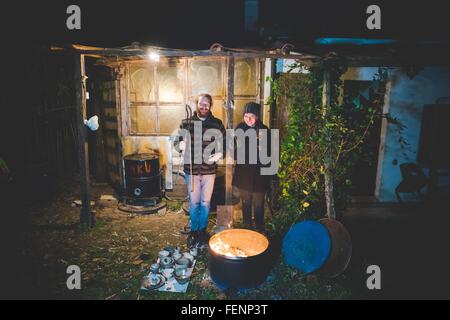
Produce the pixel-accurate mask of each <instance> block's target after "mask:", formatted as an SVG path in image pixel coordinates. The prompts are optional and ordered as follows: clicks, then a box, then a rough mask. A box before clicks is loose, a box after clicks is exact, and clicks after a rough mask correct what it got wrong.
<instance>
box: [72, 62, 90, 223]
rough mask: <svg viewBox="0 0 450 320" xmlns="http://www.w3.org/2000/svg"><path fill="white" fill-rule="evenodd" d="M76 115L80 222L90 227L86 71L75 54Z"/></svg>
mask: <svg viewBox="0 0 450 320" xmlns="http://www.w3.org/2000/svg"><path fill="white" fill-rule="evenodd" d="M74 60H75V92H76V115H77V123H78V163H79V169H80V187H81V209H80V224H81V225H85V226H88V227H91V226H92V225H93V224H94V223H95V222H94V219H93V215H92V213H91V210H90V199H89V184H90V183H89V156H88V142H87V139H86V137H87V132H86V126H85V124H84V119H86V73H85V66H84V56H83V55H82V54H80V55H75V57H74Z"/></svg>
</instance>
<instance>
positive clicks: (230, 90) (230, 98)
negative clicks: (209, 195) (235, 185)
mask: <svg viewBox="0 0 450 320" xmlns="http://www.w3.org/2000/svg"><path fill="white" fill-rule="evenodd" d="M227 63H228V65H227V73H228V83H227V129H233V111H234V110H233V108H232V106H233V103H234V57H228V59H227ZM225 147H226V146H225ZM232 160H233V155H231V154H228V153H227V161H226V177H225V179H226V180H225V184H226V189H225V195H226V197H225V204H226V205H227V206H229V205H232V202H233V189H232V182H233V162H232Z"/></svg>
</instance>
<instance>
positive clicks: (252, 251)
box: [208, 229, 274, 289]
mask: <svg viewBox="0 0 450 320" xmlns="http://www.w3.org/2000/svg"><path fill="white" fill-rule="evenodd" d="M273 262H274V257H273V254H272V250H271V247H270V243H269V240H268V239H267V238H266V237H265V236H264V235H262V234H260V233H258V232H255V231H252V230H246V229H230V230H224V231H222V232H219V233H217V234H215V235H214V236H212V237H211V239H210V240H209V259H208V268H209V273H210V276H211V279H212V280H213V281H214V282H215V283H216V284H217V286H219V287H220V288H222V289H228V288H236V289H246V288H254V287H257V286H258V285H260V284H262V283H263V282H264V281H265V280H266V278H267V275H268V274H269V272H270V269H271V268H272V266H273Z"/></svg>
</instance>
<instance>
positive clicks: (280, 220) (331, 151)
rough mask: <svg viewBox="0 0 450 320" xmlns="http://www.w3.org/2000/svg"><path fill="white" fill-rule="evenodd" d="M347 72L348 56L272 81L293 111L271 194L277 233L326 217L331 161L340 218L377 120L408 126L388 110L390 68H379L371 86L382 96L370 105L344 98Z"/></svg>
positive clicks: (275, 99) (278, 98) (277, 97)
mask: <svg viewBox="0 0 450 320" xmlns="http://www.w3.org/2000/svg"><path fill="white" fill-rule="evenodd" d="M298 67H299V64H294V65H292V66H291V70H292V69H294V68H298ZM302 67H304V66H302ZM325 70H327V71H328V72H329V76H330V84H331V86H330V106H329V108H328V109H327V110H326V112H324V106H323V104H322V89H323V77H324V71H325ZM346 70H347V63H346V61H345V60H344V59H339V58H332V59H328V60H327V59H326V60H323V61H322V62H321V63H320V64H317V65H315V66H313V67H311V68H309V73H307V74H289V75H288V76H287V77H280V78H278V79H271V78H268V79H267V81H270V82H271V84H272V89H273V95H272V97H271V99H272V102H274V103H275V104H276V103H278V102H280V101H281V100H283V101H284V102H285V103H286V106H287V109H288V121H287V124H286V133H285V135H284V139H283V142H282V144H281V146H280V168H279V173H278V181H277V184H278V186H277V188H276V190H279V192H274V194H273V195H272V197H274V199H272V202H273V203H274V204H275V209H276V214H274V216H273V218H272V221H271V225H272V229H273V231H274V232H276V233H280V232H285V231H286V230H287V229H288V228H289V227H290V226H291V225H292V224H293V223H295V222H297V221H298V220H301V219H303V218H312V219H317V218H322V217H324V215H325V210H326V208H325V187H324V174H325V170H326V168H327V164H328V168H329V174H330V175H331V176H332V179H333V183H334V194H333V196H334V201H335V205H336V210H337V212H338V216H339V213H342V210H343V209H344V208H345V205H346V204H347V203H348V200H349V190H350V187H351V185H352V181H351V180H350V179H349V172H350V171H351V170H352V167H353V166H354V164H355V163H356V162H357V161H358V159H359V158H360V157H363V156H364V157H367V156H368V155H367V154H361V152H360V151H361V149H362V148H361V147H362V146H363V145H364V143H365V141H366V139H367V137H368V136H369V135H370V134H371V132H372V130H373V128H374V123H375V120H376V119H377V118H385V119H387V120H388V121H389V123H391V124H394V125H395V126H396V127H397V129H398V130H399V131H401V130H402V129H403V126H402V124H401V123H400V122H399V121H398V120H397V119H394V118H392V117H390V115H389V114H383V104H384V101H383V97H384V93H385V87H386V86H385V84H386V82H387V78H388V69H387V68H380V69H379V70H378V72H377V73H376V75H375V76H374V79H373V83H372V85H371V86H370V89H371V90H373V91H376V92H374V93H375V96H376V97H380V98H379V99H375V100H373V101H372V103H370V104H368V105H366V106H365V105H363V104H357V105H355V103H354V102H348V101H342V99H339V97H340V95H341V93H342V92H341V90H342V88H343V86H342V80H341V76H342V75H343V73H344V72H345V71H346ZM362 94H363V95H365V94H366V93H365V92H363V93H362ZM340 100H341V101H340ZM326 157H328V160H327V163H326V160H325V159H326Z"/></svg>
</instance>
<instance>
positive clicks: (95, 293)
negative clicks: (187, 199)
mask: <svg viewBox="0 0 450 320" xmlns="http://www.w3.org/2000/svg"><path fill="white" fill-rule="evenodd" d="M101 195H114V191H113V189H112V188H110V187H109V186H108V185H104V184H101V185H93V186H92V189H91V200H93V201H95V205H94V206H93V210H94V211H95V216H96V225H95V227H93V228H90V229H86V228H81V227H80V226H79V224H78V222H79V213H80V208H79V207H76V206H74V205H73V204H72V203H73V201H74V200H77V199H79V185H78V184H77V183H69V184H65V185H64V186H61V187H60V188H59V189H58V192H57V193H56V194H55V195H54V196H53V197H51V198H50V199H49V201H48V202H47V204H36V205H30V206H27V208H26V212H25V218H24V220H23V223H21V231H20V233H19V236H18V239H17V244H16V248H17V250H16V252H15V253H14V258H12V259H13V260H11V265H12V266H13V268H12V270H10V276H11V279H13V281H12V289H11V290H12V291H10V292H7V293H6V294H5V293H4V294H5V296H6V297H17V298H29V299H102V300H103V299H108V300H110V299H133V300H135V299H160V300H163V299H164V300H169V299H170V300H171V299H186V300H188V299H279V300H281V299H341V298H345V297H348V295H349V292H348V290H347V289H346V288H345V276H343V277H340V278H338V279H333V280H321V279H317V278H315V277H306V276H305V275H303V274H301V273H300V272H298V271H296V270H294V269H291V268H289V267H287V266H285V265H284V263H283V262H282V259H279V260H278V262H277V264H276V266H275V268H274V270H273V271H272V273H271V274H270V275H269V277H268V279H267V281H266V282H265V283H264V284H262V285H261V286H260V287H258V288H255V289H252V290H239V291H235V290H227V291H221V290H220V289H219V288H217V287H216V286H215V285H214V283H213V282H212V281H211V279H210V278H209V275H208V270H207V252H201V254H200V255H199V258H198V260H197V263H196V265H195V269H194V273H193V275H192V277H191V281H190V284H189V287H188V291H187V292H186V293H172V292H159V291H151V292H146V291H142V290H140V282H141V279H142V277H143V276H145V275H147V274H148V272H149V267H150V265H151V263H153V262H155V260H156V259H157V256H158V252H159V251H160V250H161V249H162V248H164V247H165V246H180V247H181V249H182V251H185V250H187V248H186V244H185V243H186V237H187V236H186V235H184V234H181V233H180V230H181V229H183V227H184V226H185V225H186V223H187V222H188V216H187V215H185V214H184V212H183V210H182V208H181V204H182V203H181V202H180V201H169V202H168V206H167V210H166V212H165V213H162V214H151V215H132V214H127V213H123V212H121V211H118V210H117V202H115V201H109V202H108V201H102V202H99V201H98V199H99V198H100V196H101ZM214 222H215V216H214V215H210V223H209V229H211V228H212V227H214ZM70 265H77V266H79V267H80V269H81V274H82V281H81V290H68V289H67V285H66V281H67V279H68V277H69V274H67V273H66V271H67V267H68V266H70ZM293 284H294V285H293Z"/></svg>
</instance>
